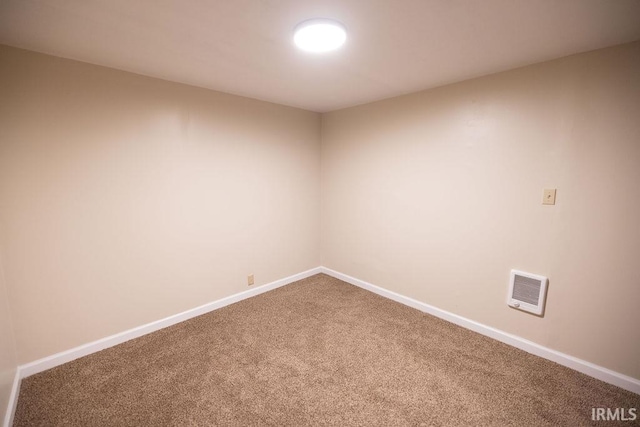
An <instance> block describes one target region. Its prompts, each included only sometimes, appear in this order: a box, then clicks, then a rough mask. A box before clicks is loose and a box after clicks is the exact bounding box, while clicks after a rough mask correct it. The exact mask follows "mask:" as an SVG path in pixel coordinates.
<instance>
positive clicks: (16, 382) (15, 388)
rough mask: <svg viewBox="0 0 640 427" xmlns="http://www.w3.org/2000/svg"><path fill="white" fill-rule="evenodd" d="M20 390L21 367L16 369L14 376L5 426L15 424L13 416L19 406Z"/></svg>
mask: <svg viewBox="0 0 640 427" xmlns="http://www.w3.org/2000/svg"><path fill="white" fill-rule="evenodd" d="M19 391H20V369H16V374H15V375H14V376H13V385H12V386H11V394H10V395H9V403H8V404H7V413H6V414H5V415H4V422H3V424H2V425H3V426H4V427H11V426H12V425H13V416H14V414H15V413H16V406H18V392H19Z"/></svg>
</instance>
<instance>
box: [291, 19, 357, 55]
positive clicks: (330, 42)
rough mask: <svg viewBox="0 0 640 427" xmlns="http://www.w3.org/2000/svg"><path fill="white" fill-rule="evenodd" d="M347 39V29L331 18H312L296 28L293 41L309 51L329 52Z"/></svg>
mask: <svg viewBox="0 0 640 427" xmlns="http://www.w3.org/2000/svg"><path fill="white" fill-rule="evenodd" d="M346 40H347V30H346V28H345V27H344V25H342V24H341V23H339V22H337V21H334V20H331V19H310V20H308V21H304V22H301V23H300V24H298V26H297V27H296V29H295V35H294V36H293V41H294V43H295V44H296V46H298V47H299V48H300V49H302V50H306V51H307V52H318V53H320V52H328V51H330V50H335V49H337V48H339V47H340V46H342V45H343V44H344V42H345V41H346Z"/></svg>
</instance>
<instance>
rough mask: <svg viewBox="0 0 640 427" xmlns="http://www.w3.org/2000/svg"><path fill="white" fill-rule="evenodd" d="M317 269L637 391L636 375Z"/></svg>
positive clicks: (362, 282) (333, 272)
mask: <svg viewBox="0 0 640 427" xmlns="http://www.w3.org/2000/svg"><path fill="white" fill-rule="evenodd" d="M320 271H321V272H322V273H324V274H327V275H329V276H332V277H335V278H336V279H340V280H342V281H344V282H347V283H350V284H352V285H355V286H358V287H359V288H362V289H366V290H368V291H371V292H373V293H375V294H378V295H380V296H383V297H385V298H388V299H391V300H393V301H396V302H399V303H400V304H404V305H406V306H409V307H412V308H415V309H416V310H420V311H422V312H424V313H428V314H431V315H433V316H436V317H439V318H440V319H443V320H446V321H448V322H451V323H455V324H456V325H458V326H462V327H463V328H466V329H470V330H472V331H474V332H477V333H479V334H482V335H486V336H488V337H490V338H493V339H495V340H498V341H500V342H503V343H505V344H508V345H510V346H513V347H516V348H519V349H520V350H524V351H526V352H527V353H531V354H534V355H536V356H539V357H542V358H545V359H548V360H551V361H553V362H556V363H558V364H560V365H563V366H566V367H567V368H571V369H574V370H576V371H578V372H582V373H583V374H586V375H589V376H590V377H593V378H596V379H599V380H601V381H604V382H606V383H609V384H613V385H615V386H618V387H620V388H623V389H625V390H628V391H630V392H632V393H636V394H640V380H638V379H636V378H633V377H630V376H627V375H624V374H621V373H619V372H615V371H612V370H610V369H607V368H604V367H602V366H599V365H596V364H594V363H591V362H587V361H586V360H582V359H578V358H577V357H573V356H570V355H568V354H565V353H561V352H559V351H556V350H553V349H550V348H548V347H544V346H542V345H540V344H537V343H535V342H533V341H529V340H526V339H524V338H521V337H519V336H517V335H512V334H509V333H507V332H504V331H501V330H499V329H495V328H492V327H491V326H487V325H483V324H482V323H478V322H476V321H473V320H470V319H467V318H465V317H462V316H458V315H457V314H453V313H451V312H448V311H445V310H441V309H439V308H437V307H434V306H432V305H429V304H425V303H423V302H420V301H418V300H415V299H413V298H409V297H406V296H404V295H401V294H398V293H396V292H393V291H389V290H387V289H384V288H381V287H379V286H376V285H372V284H371V283H368V282H365V281H364V280H360V279H356V278H355V277H351V276H348V275H346V274H343V273H340V272H338V271H335V270H332V269H330V268H327V267H320Z"/></svg>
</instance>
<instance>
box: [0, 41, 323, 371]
mask: <svg viewBox="0 0 640 427" xmlns="http://www.w3.org/2000/svg"><path fill="white" fill-rule="evenodd" d="M0 62H1V63H2V67H0V98H1V99H2V101H1V102H0V208H1V209H0V227H2V229H0V235H3V236H4V244H5V246H4V249H5V259H4V261H5V262H4V265H5V273H6V274H5V276H6V282H7V287H8V293H9V297H10V301H11V312H12V316H13V324H14V329H15V336H16V345H17V358H18V362H19V363H26V362H30V361H33V360H35V359H38V358H41V357H44V356H48V355H51V354H54V353H56V352H59V351H62V350H66V349H69V348H72V347H74V346H78V345H80V344H84V343H87V342H90V341H92V340H95V339H99V338H102V337H105V336H108V335H111V334H114V333H117V332H121V331H123V330H126V329H129V328H132V327H136V326H139V325H142V324H144V323H147V322H150V321H154V320H157V319H160V318H163V317H166V316H168V315H172V314H176V313H179V312H181V311H184V310H187V309H190V308H193V307H196V306H198V305H201V304H204V303H207V302H210V301H214V300H216V299H219V298H221V297H225V296H228V295H231V294H234V293H237V292H241V291H244V290H246V289H248V287H247V275H248V274H250V273H254V274H255V280H256V286H257V285H260V284H264V283H268V282H271V281H273V280H276V279H281V278H284V277H287V276H289V275H292V274H295V273H299V272H302V271H305V270H308V269H310V268H313V267H317V266H318V265H319V264H320V252H319V249H320V246H319V231H320V223H319V185H320V175H319V173H320V165H319V157H320V154H319V153H320V151H319V150H320V146H319V142H320V141H319V126H320V116H319V115H318V114H316V113H311V112H307V111H303V110H298V109H294V108H288V107H283V106H278V105H274V104H270V103H266V102H260V101H255V100H250V99H247V98H241V97H236V96H231V95H226V94H222V93H217V92H213V91H208V90H204V89H199V88H194V87H189V86H185V85H180V84H173V83H169V82H165V81H161V80H156V79H152V78H147V77H142V76H137V75H134V74H130V73H125V72H120V71H115V70H111V69H107V68H102V67H97V66H92V65H88V64H84V63H79V62H74V61H69V60H64V59H58V58H53V57H50V56H45V55H40V54H36V53H31V52H27V51H22V50H17V49H12V48H8V47H0Z"/></svg>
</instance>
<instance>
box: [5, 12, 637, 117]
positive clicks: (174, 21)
mask: <svg viewBox="0 0 640 427" xmlns="http://www.w3.org/2000/svg"><path fill="white" fill-rule="evenodd" d="M314 17H329V18H335V19H337V20H339V21H341V22H342V23H343V24H345V26H346V27H347V29H348V31H349V36H348V37H349V38H348V40H347V44H346V45H345V46H344V47H343V48H342V49H341V50H339V51H336V52H333V53H329V54H322V55H318V54H309V53H304V52H301V51H299V50H297V49H295V48H294V46H293V43H292V36H293V28H294V27H295V25H296V24H297V23H299V22H300V21H303V20H305V19H309V18H314ZM638 39H640V1H639V0H482V1H478V0H325V1H319V0H312V1H309V0H190V1H184V0H48V1H47V0H0V43H2V44H7V45H10V46H16V47H20V48H25V49H30V50H35V51H38V52H44V53H49V54H52V55H56V56H61V57H65V58H71V59H77V60H80V61H85V62H90V63H94V64H99V65H105V66H108V67H113V68H117V69H121V70H127V71H132V72H135V73H139V74H144V75H148V76H153V77H159V78H162V79H166V80H172V81H176V82H182V83H187V84H191V85H196V86H201V87H205V88H210V89H215V90H219V91H223V92H229V93H233V94H238V95H243V96H248V97H252V98H258V99H262V100H267V101H271V102H276V103H280V104H285V105H291V106H295V107H301V108H305V109H308V110H313V111H319V112H325V111H330V110H335V109H339V108H343V107H348V106H352V105H357V104H362V103H366V102H370V101H374V100H378V99H382V98H388V97H392V96H396V95H400V94H404V93H409V92H414V91H417V90H421V89H426V88H430V87H435V86H440V85H443V84H447V83H452V82H455V81H460V80H465V79H468V78H472V77H477V76H481V75H485V74H490V73H494V72H498V71H502V70H507V69H510V68H515V67H519V66H523V65H527V64H531V63H535V62H541V61H545V60H549V59H553V58H558V57H562V56H566V55H570V54H573V53H578V52H584V51H588V50H593V49H598V48H602V47H606V46H611V45H616V44H621V43H625V42H630V41H633V40H638Z"/></svg>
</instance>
